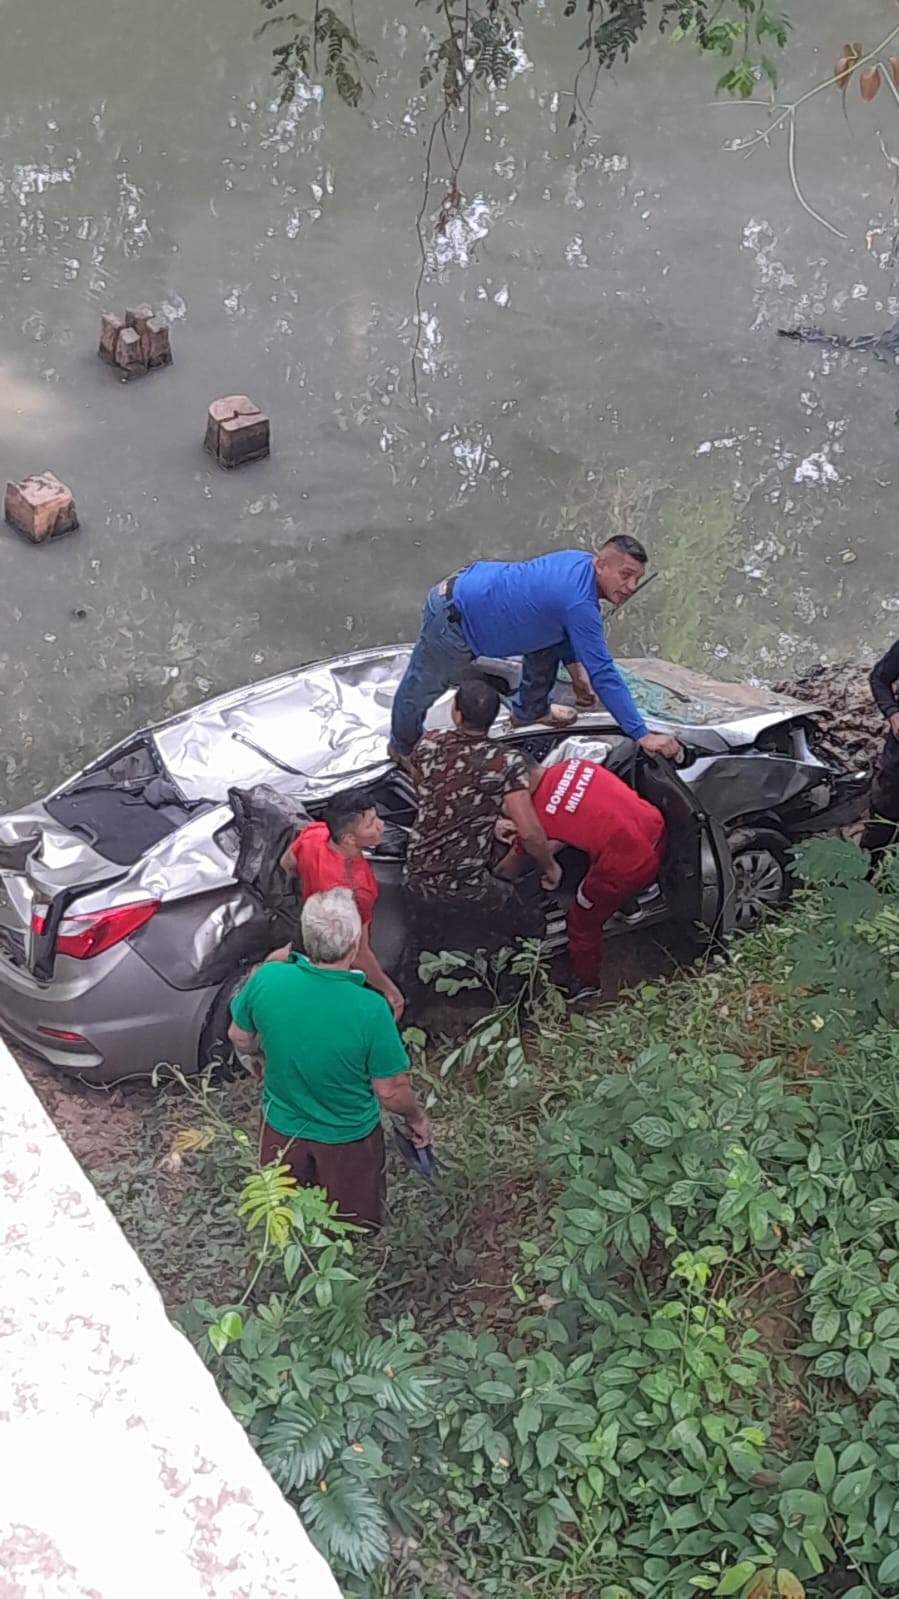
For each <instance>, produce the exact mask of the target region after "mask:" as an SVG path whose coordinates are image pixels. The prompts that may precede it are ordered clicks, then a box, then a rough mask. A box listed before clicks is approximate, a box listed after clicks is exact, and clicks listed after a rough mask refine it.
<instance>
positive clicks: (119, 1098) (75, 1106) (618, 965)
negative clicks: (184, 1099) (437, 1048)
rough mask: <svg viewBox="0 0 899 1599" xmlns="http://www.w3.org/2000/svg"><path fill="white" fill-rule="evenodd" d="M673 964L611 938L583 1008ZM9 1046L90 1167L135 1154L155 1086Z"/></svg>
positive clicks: (453, 1027)
mask: <svg viewBox="0 0 899 1599" xmlns="http://www.w3.org/2000/svg"><path fill="white" fill-rule="evenodd" d="M673 964H674V962H673V958H672V955H671V952H670V950H669V949H667V948H666V947H665V945H664V944H663V943H662V942H661V941H660V940H658V939H656V938H655V937H653V936H652V934H651V933H649V932H645V933H640V934H630V935H627V934H625V935H623V936H621V937H616V938H612V939H610V940H609V941H608V944H607V947H606V955H605V958H604V962H603V974H602V988H601V992H600V994H599V995H598V996H597V997H596V998H595V999H591V1000H589V1001H584V1002H583V1003H582V1008H586V1007H588V1006H589V1007H590V1008H591V1009H592V1008H595V1007H597V1006H600V1005H604V1004H610V1003H614V1002H615V1000H616V999H617V998H618V996H619V994H620V993H621V992H622V991H624V990H627V989H629V988H633V987H635V986H636V985H637V984H639V983H641V982H647V981H652V980H653V979H654V978H656V977H659V976H661V975H663V974H664V973H665V972H666V971H667V972H670V971H671V969H672V966H673ZM473 1009H474V1007H473V1006H471V1005H468V1004H459V1003H458V1002H457V1001H447V1000H443V1001H442V1002H440V1003H439V1004H435V1005H433V1006H431V1007H429V1009H428V1011H427V1013H426V1015H424V1016H423V1017H421V1018H417V1020H419V1021H420V1024H421V1025H423V1026H424V1027H425V1028H426V1030H427V1032H428V1033H429V1035H430V1037H431V1039H432V1041H433V1042H434V1043H435V1044H438V1045H439V1041H440V1039H441V1038H442V1037H444V1036H458V1034H459V1033H460V1032H463V1031H464V1030H465V1029H467V1028H468V1027H469V1026H470V1025H471V1022H472V1019H473ZM10 1049H11V1051H12V1054H13V1055H14V1057H15V1059H16V1060H17V1061H18V1062H19V1065H20V1066H21V1068H22V1071H23V1072H24V1074H25V1077H26V1078H27V1080H28V1082H29V1083H30V1084H31V1086H32V1088H33V1089H34V1091H35V1093H36V1094H37V1096H38V1098H39V1099H40V1101H41V1103H42V1104H43V1106H44V1109H45V1110H46V1111H47V1113H48V1115H49V1116H50V1117H51V1119H52V1120H53V1121H54V1122H55V1124H56V1126H57V1127H58V1128H59V1131H60V1132H61V1133H62V1135H63V1137H64V1139H65V1141H66V1143H67V1144H68V1146H69V1148H70V1149H71V1151H72V1153H73V1155H74V1156H75V1158H76V1160H77V1161H78V1162H79V1163H80V1165H81V1166H83V1167H84V1169H85V1170H86V1171H88V1172H90V1171H92V1170H93V1171H105V1172H108V1171H111V1170H114V1169H115V1168H116V1167H118V1166H119V1165H121V1164H125V1163H128V1162H129V1161H130V1160H132V1159H133V1157H134V1155H135V1153H136V1150H137V1147H138V1144H139V1142H140V1138H141V1133H142V1132H144V1133H145V1132H146V1123H147V1120H148V1119H151V1118H152V1116H153V1109H154V1105H155V1103H156V1099H157V1095H156V1091H155V1090H154V1089H153V1088H152V1087H150V1086H149V1085H148V1084H146V1083H143V1082H141V1083H134V1084H132V1085H130V1086H129V1085H122V1086H120V1087H116V1088H110V1089H104V1088H91V1087H88V1086H86V1085H85V1084H82V1083H78V1082H76V1081H74V1080H72V1079H70V1078H67V1077H65V1076H64V1075H63V1074H62V1073H61V1072H58V1071H56V1070H55V1069H54V1068H53V1067H52V1066H47V1065H45V1064H44V1063H43V1062H42V1061H40V1060H38V1058H37V1057H36V1056H35V1055H32V1054H30V1053H29V1052H28V1051H27V1050H23V1049H22V1048H21V1047H20V1046H19V1045H17V1044H13V1043H12V1042H10Z"/></svg>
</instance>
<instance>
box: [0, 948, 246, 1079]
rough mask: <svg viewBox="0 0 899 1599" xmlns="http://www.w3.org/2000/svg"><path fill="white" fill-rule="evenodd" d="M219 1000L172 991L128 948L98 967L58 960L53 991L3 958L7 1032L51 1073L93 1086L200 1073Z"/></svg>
mask: <svg viewBox="0 0 899 1599" xmlns="http://www.w3.org/2000/svg"><path fill="white" fill-rule="evenodd" d="M217 992H218V989H217V988H211V989H196V990H192V991H190V992H187V993H184V992H181V991H179V990H178V989H174V988H171V987H169V985H168V983H166V982H164V981H163V979H162V978H161V977H159V976H158V975H157V973H156V972H154V971H153V969H152V967H150V966H148V965H147V963H146V962H145V961H143V960H141V958H140V956H139V955H138V954H136V952H135V951H134V950H133V949H132V948H131V946H130V945H129V944H123V945H121V946H118V947H117V948H116V949H115V950H110V951H109V952H108V953H107V954H105V955H100V956H97V957H96V958H95V959H94V960H91V961H72V960H68V959H61V960H57V963H56V976H55V977H54V979H53V981H52V982H51V983H46V984H42V983H38V982H36V980H35V979H34V977H33V976H32V974H31V972H29V971H28V970H27V968H22V967H20V966H16V965H14V964H13V963H12V962H11V961H10V960H9V959H8V958H7V957H5V956H4V955H3V952H2V950H0V1030H2V1031H3V1032H4V1033H6V1034H7V1036H8V1037H9V1038H10V1039H12V1040H13V1042H14V1043H18V1044H21V1045H24V1047H25V1048H27V1049H29V1050H31V1051H32V1052H33V1053H34V1054H35V1055H38V1056H39V1057H40V1059H41V1060H44V1061H46V1062H47V1064H48V1065H49V1066H53V1067H55V1068H56V1069H57V1070H59V1071H64V1072H67V1073H69V1074H72V1075H75V1076H78V1077H82V1078H84V1080H85V1081H86V1082H91V1083H105V1084H109V1083H113V1082H119V1081H121V1080H122V1079H125V1078H130V1077H148V1076H149V1075H150V1074H151V1072H152V1071H153V1069H154V1067H156V1066H158V1065H161V1064H171V1065H177V1066H179V1067H181V1069H182V1070H183V1071H185V1072H188V1073H190V1072H193V1071H195V1070H196V1067H197V1054H198V1049H199V1042H200V1034H201V1032H202V1029H203V1023H204V1021H205V1019H206V1016H207V1014H208V1012H209V1007H210V1005H211V1004H212V1001H213V999H214V998H215V995H216V993H217ZM46 1029H50V1030H52V1032H56V1033H60V1032H62V1033H75V1034H77V1035H79V1036H80V1038H81V1039H82V1040H83V1042H77V1041H76V1040H67V1039H60V1038H54V1037H52V1036H50V1035H49V1034H48V1032H47V1031H46Z"/></svg>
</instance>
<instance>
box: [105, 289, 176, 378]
mask: <svg viewBox="0 0 899 1599" xmlns="http://www.w3.org/2000/svg"><path fill="white" fill-rule="evenodd" d="M97 353H98V354H99V356H100V358H101V360H103V361H107V362H108V363H109V365H110V366H114V367H115V368H116V370H117V371H118V372H119V373H120V374H121V376H122V377H123V378H135V377H143V376H144V374H145V373H146V372H152V371H154V370H155V369H156V368H157V367H161V366H171V364H172V347H171V331H170V327H169V324H168V322H167V321H166V319H165V317H164V316H160V315H159V314H158V313H157V312H156V311H155V310H154V308H153V306H152V305H136V306H132V307H131V308H130V309H129V310H126V311H125V315H124V317H120V316H116V315H115V314H114V313H113V312H111V311H104V313H103V316H102V317H101V319H100V346H99V350H98V352H97Z"/></svg>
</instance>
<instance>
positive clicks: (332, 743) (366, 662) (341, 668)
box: [154, 645, 816, 801]
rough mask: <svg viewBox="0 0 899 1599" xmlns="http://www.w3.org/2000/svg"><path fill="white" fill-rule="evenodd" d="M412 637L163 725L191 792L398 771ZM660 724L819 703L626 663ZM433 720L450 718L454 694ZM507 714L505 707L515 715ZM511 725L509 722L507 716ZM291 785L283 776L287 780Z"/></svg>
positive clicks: (172, 764) (734, 724) (593, 718)
mask: <svg viewBox="0 0 899 1599" xmlns="http://www.w3.org/2000/svg"><path fill="white" fill-rule="evenodd" d="M409 650H410V646H408V645H398V646H395V647H393V648H389V649H384V648H381V649H373V650H364V651H359V652H357V653H355V654H352V655H345V656H341V657H339V658H337V659H335V660H330V661H322V662H316V663H314V664H313V665H311V666H304V667H300V668H298V669H297V670H296V671H293V672H287V673H284V674H283V675H282V676H280V677H275V678H270V679H268V680H267V681H265V682H262V683H256V684H251V685H249V686H248V687H246V688H240V689H234V690H233V691H232V692H230V693H228V694H223V695H220V696H219V697H218V698H217V699H214V700H209V701H207V702H206V703H205V704H203V705H199V706H197V707H196V709H194V710H192V711H187V712H185V713H183V714H182V715H180V716H177V717H173V718H172V719H171V720H170V721H168V722H164V723H162V724H161V725H160V726H159V727H157V728H156V729H155V730H154V738H155V742H156V746H157V748H158V750H159V753H160V755H161V757H162V760H163V762H164V763H165V766H166V767H167V769H168V771H169V773H170V774H171V776H172V777H173V778H174V779H175V781H176V782H177V784H178V786H179V787H180V789H181V791H182V792H183V794H184V795H185V797H186V798H187V799H206V800H225V799H226V797H227V793H228V790H229V789H230V788H232V787H240V788H247V787H251V786H252V785H253V784H254V783H263V782H267V783H271V782H272V781H273V775H272V774H273V769H274V770H275V771H276V772H278V773H280V774H283V777H284V780H285V781H284V785H283V786H284V787H285V788H289V789H290V790H291V792H293V793H295V794H297V795H298V796H302V797H304V798H306V799H309V800H312V801H315V800H322V799H326V798H327V797H328V795H330V794H332V793H334V792H335V791H336V790H338V789H339V788H342V787H346V786H348V785H349V784H351V783H359V782H364V781H366V780H370V779H372V778H375V777H377V776H379V775H381V774H382V773H385V772H386V771H388V770H389V762H388V761H387V758H386V749H387V739H388V734H389V730H390V710H391V706H392V704H393V697H394V694H395V692H396V688H397V685H398V683H399V680H400V678H401V676H402V674H403V671H404V670H405V666H406V662H407V660H408V657H409ZM619 664H620V665H621V667H622V670H623V671H624V674H625V677H626V678H627V680H628V683H629V685H630V688H631V691H632V693H633V694H634V698H635V699H636V701H637V704H638V705H639V707H640V709H641V711H642V712H643V714H644V716H645V717H646V720H647V722H648V723H649V725H650V726H651V727H655V728H673V729H675V730H677V729H684V728H687V727H690V726H692V727H697V728H698V727H704V728H712V729H715V730H717V731H720V732H722V733H723V734H726V733H727V732H728V731H730V732H731V733H733V732H734V731H736V730H737V729H738V728H739V729H743V730H748V728H749V727H750V726H751V728H752V733H751V734H750V736H754V734H755V733H756V732H757V731H759V730H760V728H761V727H762V726H764V725H765V723H766V722H769V721H771V722H774V721H779V720H782V719H783V718H784V717H790V716H796V715H799V714H801V713H803V712H810V711H813V710H814V709H815V708H816V707H814V706H812V705H804V704H802V703H801V702H800V701H798V700H792V699H789V698H787V697H786V696H785V695H782V694H774V693H772V691H771V690H770V689H765V688H760V687H751V686H745V685H743V684H737V683H719V682H716V681H715V680H714V679H712V678H707V677H704V676H702V675H701V674H700V673H697V672H692V671H689V670H688V669H687V668H685V667H680V666H673V665H672V664H671V663H669V662H667V661H656V660H628V661H622V662H620V663H619ZM450 698H451V696H449V695H448V696H446V697H445V698H444V700H443V701H441V702H438V705H437V706H436V707H435V708H434V712H433V713H432V715H431V716H430V717H429V719H428V725H436V726H441V725H448V719H449V701H450ZM504 714H505V713H504ZM610 725H611V724H610V718H609V717H608V715H607V714H606V712H604V711H597V712H591V713H587V714H582V715H581V716H580V718H579V720H578V727H579V728H582V729H583V730H584V731H585V732H586V731H589V730H591V729H596V730H600V729H602V728H608V727H609V726H610ZM497 731H498V732H499V733H500V734H502V731H503V728H502V721H501V722H500V723H499V724H498V726H497ZM278 786H280V785H278Z"/></svg>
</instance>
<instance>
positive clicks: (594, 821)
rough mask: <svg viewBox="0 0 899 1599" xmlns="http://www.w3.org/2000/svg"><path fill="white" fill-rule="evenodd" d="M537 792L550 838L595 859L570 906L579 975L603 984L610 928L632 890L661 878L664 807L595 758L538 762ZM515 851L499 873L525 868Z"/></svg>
mask: <svg viewBox="0 0 899 1599" xmlns="http://www.w3.org/2000/svg"><path fill="white" fill-rule="evenodd" d="M529 776H530V780H531V797H532V799H533V802H534V810H535V811H536V813H537V817H538V820H539V821H540V823H541V825H542V827H543V831H544V832H545V834H546V836H547V838H549V839H552V840H553V841H554V842H556V843H558V844H560V845H566V844H567V845H570V846H571V847H572V848H573V849H578V850H581V851H582V852H583V854H584V855H587V856H589V859H590V865H589V866H588V868H587V872H586V875H585V877H584V878H583V880H582V882H581V883H580V885H579V887H578V890H577V893H576V895H575V897H574V899H573V900H572V902H571V905H570V907H569V910H568V953H569V957H570V960H571V966H572V970H573V972H574V975H575V977H576V978H577V979H578V980H579V981H580V982H581V983H590V984H592V983H595V982H596V980H597V977H598V975H599V961H600V956H601V954H602V936H603V927H604V926H605V924H606V922H607V921H608V920H609V917H610V916H613V915H614V913H615V912H616V911H617V910H619V909H620V908H621V906H622V905H623V904H624V902H625V901H626V900H627V899H629V898H630V897H631V895H632V894H638V893H639V892H640V890H641V889H644V888H648V887H649V885H650V883H654V882H655V880H656V878H657V877H658V875H659V870H660V868H661V865H662V860H663V858H664V855H665V822H664V818H663V816H662V813H661V811H658V810H656V807H655V806H654V805H650V804H648V802H647V801H646V800H644V799H641V798H640V796H639V794H635V793H634V790H633V789H632V788H628V786H627V784H626V783H623V782H622V781H621V778H620V777H616V776H615V775H614V773H613V772H607V771H606V769H605V767H603V766H599V765H597V763H596V762H595V761H578V760H571V761H560V762H559V763H558V764H557V765H555V766H548V767H547V766H537V765H536V764H534V765H532V766H531V767H530V770H529ZM520 861H521V856H520V854H519V853H518V852H517V851H516V850H515V849H514V848H513V850H511V851H510V852H509V855H507V856H506V858H505V860H503V861H502V862H500V865H499V866H498V867H497V871H498V872H499V873H500V874H501V875H503V876H506V875H513V874H515V873H516V872H517V871H518V870H519V869H520V868H519V865H518V863H519V862H520Z"/></svg>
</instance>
